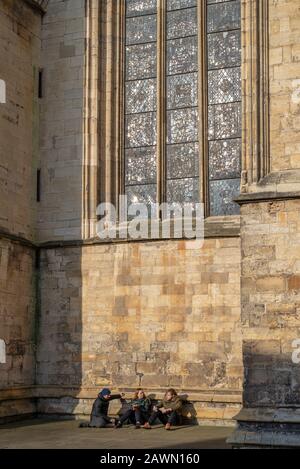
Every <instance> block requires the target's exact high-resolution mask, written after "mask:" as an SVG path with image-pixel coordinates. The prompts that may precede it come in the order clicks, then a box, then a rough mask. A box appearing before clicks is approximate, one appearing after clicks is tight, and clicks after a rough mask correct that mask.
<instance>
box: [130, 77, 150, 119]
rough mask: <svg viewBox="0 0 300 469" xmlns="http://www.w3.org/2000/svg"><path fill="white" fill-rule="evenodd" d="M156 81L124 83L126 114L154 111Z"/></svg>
mask: <svg viewBox="0 0 300 469" xmlns="http://www.w3.org/2000/svg"><path fill="white" fill-rule="evenodd" d="M156 96H157V95H156V79H150V80H137V81H128V82H127V83H126V105H125V109H126V114H135V113H140V112H147V111H155V110H156Z"/></svg>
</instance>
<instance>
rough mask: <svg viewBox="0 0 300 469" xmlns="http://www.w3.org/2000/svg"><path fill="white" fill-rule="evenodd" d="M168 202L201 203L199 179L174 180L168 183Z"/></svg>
mask: <svg viewBox="0 0 300 469" xmlns="http://www.w3.org/2000/svg"><path fill="white" fill-rule="evenodd" d="M167 201H168V202H169V203H179V204H184V203H193V202H194V203H195V202H199V179H198V178H187V179H172V180H170V181H167Z"/></svg>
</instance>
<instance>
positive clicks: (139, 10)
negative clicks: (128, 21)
mask: <svg viewBox="0 0 300 469" xmlns="http://www.w3.org/2000/svg"><path fill="white" fill-rule="evenodd" d="M114 1H115V0H114ZM156 11H157V0H126V16H139V15H149V14H150V13H156Z"/></svg>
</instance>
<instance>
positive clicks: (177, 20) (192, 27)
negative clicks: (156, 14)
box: [167, 8, 197, 39]
mask: <svg viewBox="0 0 300 469" xmlns="http://www.w3.org/2000/svg"><path fill="white" fill-rule="evenodd" d="M196 34H197V9H196V8H188V9H187V10H177V11H172V12H169V13H168V15H167V38H168V39H173V38H177V37H185V36H193V35H196Z"/></svg>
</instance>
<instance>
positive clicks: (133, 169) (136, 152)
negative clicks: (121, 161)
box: [125, 147, 156, 186]
mask: <svg viewBox="0 0 300 469" xmlns="http://www.w3.org/2000/svg"><path fill="white" fill-rule="evenodd" d="M125 177H126V179H125V183H126V185H127V186H129V185H136V184H145V183H153V184H155V183H156V148H155V147H146V148H131V149H128V150H126V151H125Z"/></svg>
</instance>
